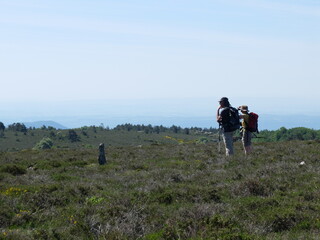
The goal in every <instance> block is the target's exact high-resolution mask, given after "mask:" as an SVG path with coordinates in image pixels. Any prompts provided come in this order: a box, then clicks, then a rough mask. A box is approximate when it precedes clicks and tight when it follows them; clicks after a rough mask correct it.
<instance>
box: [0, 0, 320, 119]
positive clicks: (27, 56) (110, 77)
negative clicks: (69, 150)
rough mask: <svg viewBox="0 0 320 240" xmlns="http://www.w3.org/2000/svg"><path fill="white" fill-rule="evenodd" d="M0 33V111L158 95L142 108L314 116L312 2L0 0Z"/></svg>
mask: <svg viewBox="0 0 320 240" xmlns="http://www.w3.org/2000/svg"><path fill="white" fill-rule="evenodd" d="M0 30H1V37H0V79H1V94H0V102H1V104H0V111H1V110H3V111H7V112H8V111H9V110H8V109H10V108H11V110H10V111H11V112H12V114H14V113H13V112H14V111H16V110H14V108H15V106H16V104H17V103H19V102H22V103H30V104H29V106H28V110H26V112H28V113H29V114H30V113H32V112H33V111H34V113H35V114H39V112H43V111H49V112H50V113H53V112H59V111H60V110H61V111H62V110H63V111H65V110H66V109H63V105H64V104H63V102H65V101H68V104H69V105H68V104H66V105H68V106H74V107H75V108H76V109H81V110H79V113H80V112H81V113H88V114H93V113H92V109H90V107H87V108H86V107H84V108H81V103H82V102H83V101H85V100H90V101H93V102H94V101H96V100H99V101H112V102H113V105H117V104H116V103H117V101H121V104H123V102H130V103H137V104H139V105H136V106H135V107H136V108H140V107H141V108H144V102H149V103H152V102H153V101H155V100H154V99H156V101H157V105H156V106H157V110H153V111H151V110H150V108H149V107H146V113H148V111H149V110H150V112H149V113H151V114H153V113H156V112H157V111H159V112H161V113H163V114H166V110H167V109H168V111H169V112H168V113H170V114H171V113H172V112H174V111H177V112H178V113H181V114H186V113H190V111H191V112H192V113H194V114H195V115H199V114H202V115H210V114H214V112H215V109H216V104H217V100H218V99H219V98H220V97H222V96H227V97H229V98H230V100H231V102H232V103H233V104H234V105H240V104H248V105H249V106H252V107H251V108H252V109H255V110H256V111H258V112H263V113H282V112H285V113H287V112H288V113H298V114H299V113H310V114H319V115H320V112H319V109H320V108H319V107H320V96H319V89H320V81H319V79H320V70H319V69H320V68H319V63H320V1H318V0H278V1H273V0H241V1H240V0H211V1H209V0H197V1H195V0H193V1H190V0H183V1H182V0H161V1H160V0H159V1H150V0H148V1H146V0H136V1H133V0H131V1H130V0H124V1H121V0H117V1H108V0H90V1H89V0H86V1H85V0H77V1H75V0H63V1H62V0H51V1H48V0H0ZM137 99H138V100H139V99H140V100H139V101H136V100H137ZM141 99H142V101H141ZM162 99H163V105H162V104H161V102H162ZM168 100H169V102H171V103H172V104H171V105H174V104H175V103H176V105H175V106H173V107H172V106H171V107H170V106H169V107H168ZM40 101H42V102H51V103H50V104H51V105H50V106H51V108H50V109H49V110H48V109H45V108H41V106H40V105H39V104H32V103H34V102H40ZM69 101H71V102H69ZM61 102H62V104H61ZM186 102H193V103H194V104H193V108H191V109H188V107H186V106H185V107H182V106H183V105H184V103H186ZM89 105H90V104H89ZM85 106H88V105H85ZM110 107H111V106H110ZM33 108H37V109H38V110H34V109H33ZM115 108H117V107H115ZM129 108H130V106H129ZM132 109H134V108H132V106H131V110H132ZM148 109H149V110H148ZM198 109H199V111H198V112H197V110H198ZM127 110H128V108H127ZM127 110H125V108H123V111H124V112H123V114H125V112H126V111H127ZM97 111H99V110H97ZM106 112H110V114H112V111H111V110H110V109H107V110H106ZM142 113H143V110H141V109H140V110H139V114H142ZM16 114H20V116H22V115H23V112H21V111H16ZM62 115H63V113H62Z"/></svg>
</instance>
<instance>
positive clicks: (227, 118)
mask: <svg viewBox="0 0 320 240" xmlns="http://www.w3.org/2000/svg"><path fill="white" fill-rule="evenodd" d="M221 116H222V127H223V129H224V131H225V132H233V131H235V130H237V129H239V128H240V117H239V112H238V110H237V109H235V108H234V107H227V108H225V109H223V110H222V112H221Z"/></svg>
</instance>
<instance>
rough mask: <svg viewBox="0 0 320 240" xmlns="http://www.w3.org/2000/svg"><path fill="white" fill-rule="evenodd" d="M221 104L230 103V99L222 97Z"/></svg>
mask: <svg viewBox="0 0 320 240" xmlns="http://www.w3.org/2000/svg"><path fill="white" fill-rule="evenodd" d="M219 102H229V99H228V98H227V97H222V98H221V99H220V100H219Z"/></svg>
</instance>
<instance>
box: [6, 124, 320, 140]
mask: <svg viewBox="0 0 320 240" xmlns="http://www.w3.org/2000/svg"><path fill="white" fill-rule="evenodd" d="M39 129H41V130H49V131H50V134H49V135H50V137H54V136H56V132H55V131H56V130H57V129H55V128H54V127H50V126H48V127H46V126H42V127H41V128H39ZM90 129H91V130H92V131H93V132H95V133H96V132H97V130H99V131H136V132H144V133H146V134H152V133H156V134H159V133H178V134H197V133H201V134H217V133H218V129H216V128H212V127H210V128H200V127H190V128H183V127H180V126H176V125H172V126H171V127H165V126H163V125H160V126H157V125H155V126H153V125H151V124H148V125H144V124H130V123H125V124H120V125H117V126H116V127H114V128H109V127H104V126H90V127H87V126H85V127H82V128H81V131H82V134H83V135H85V136H86V135H87V132H86V131H87V130H90ZM5 130H6V131H15V132H22V133H24V134H26V133H27V132H28V131H29V130H37V129H36V128H34V127H30V128H27V127H26V126H25V125H24V124H23V123H13V124H10V125H8V126H7V128H6V127H5V125H4V124H3V123H2V122H0V137H3V136H4V131H5ZM31 135H33V133H31ZM255 135H256V136H257V137H258V138H257V139H256V140H257V141H260V142H277V141H291V140H320V130H315V129H310V128H305V127H296V128H291V129H287V128H285V127H281V128H279V129H278V130H263V131H260V133H259V134H255ZM67 138H68V139H69V140H70V141H71V142H77V141H79V140H80V137H79V136H78V134H77V132H76V131H75V130H74V129H69V130H68V131H67Z"/></svg>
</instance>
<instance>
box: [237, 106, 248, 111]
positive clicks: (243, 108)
mask: <svg viewBox="0 0 320 240" xmlns="http://www.w3.org/2000/svg"><path fill="white" fill-rule="evenodd" d="M238 109H239V110H241V111H243V112H248V111H249V110H248V106H247V105H242V106H240V107H239V108H238Z"/></svg>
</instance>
